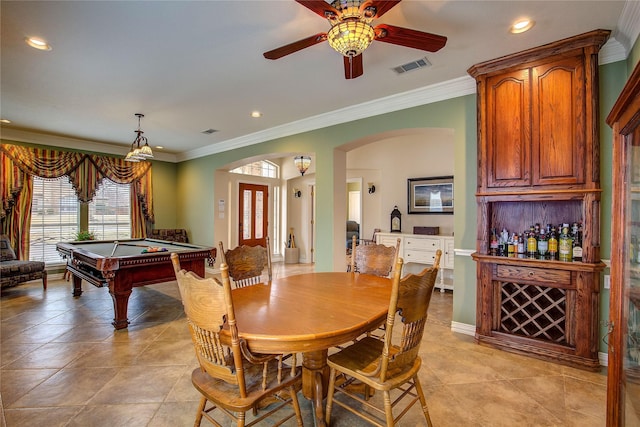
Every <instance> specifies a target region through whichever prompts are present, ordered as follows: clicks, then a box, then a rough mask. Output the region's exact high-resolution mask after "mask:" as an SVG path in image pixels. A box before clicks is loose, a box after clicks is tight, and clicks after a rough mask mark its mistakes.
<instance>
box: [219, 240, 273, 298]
mask: <svg viewBox="0 0 640 427" xmlns="http://www.w3.org/2000/svg"><path fill="white" fill-rule="evenodd" d="M218 246H219V247H220V253H221V256H222V263H223V264H226V265H227V266H228V267H229V276H230V277H231V280H233V284H234V286H235V287H236V288H244V287H245V286H251V285H256V284H258V283H262V282H265V281H267V280H268V281H269V282H271V278H272V268H271V248H270V245H269V237H268V236H267V238H266V247H263V246H247V245H242V246H238V247H236V248H233V249H229V250H227V251H226V252H225V250H224V247H223V245H222V242H219V243H218ZM265 274H266V277H265V278H263V275H265ZM265 279H266V280H265Z"/></svg>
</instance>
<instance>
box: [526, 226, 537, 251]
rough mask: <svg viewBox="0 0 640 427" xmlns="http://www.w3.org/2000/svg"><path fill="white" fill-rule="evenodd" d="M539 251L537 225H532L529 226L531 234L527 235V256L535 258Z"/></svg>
mask: <svg viewBox="0 0 640 427" xmlns="http://www.w3.org/2000/svg"><path fill="white" fill-rule="evenodd" d="M537 253H538V240H537V239H536V231H535V227H534V226H533V225H532V226H531V227H529V234H528V235H527V256H529V257H533V258H535V256H536V254H537Z"/></svg>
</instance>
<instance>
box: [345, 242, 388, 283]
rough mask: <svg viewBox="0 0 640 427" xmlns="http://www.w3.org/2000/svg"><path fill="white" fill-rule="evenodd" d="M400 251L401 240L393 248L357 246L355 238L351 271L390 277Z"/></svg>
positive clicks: (373, 245)
mask: <svg viewBox="0 0 640 427" xmlns="http://www.w3.org/2000/svg"><path fill="white" fill-rule="evenodd" d="M399 251H400V239H398V241H397V242H396V246H395V247H393V246H385V245H380V244H368V245H357V242H356V239H355V237H354V238H353V239H352V241H351V265H350V268H349V271H353V272H355V273H364V274H373V275H376V276H380V277H389V275H390V274H391V270H393V267H394V265H395V264H396V261H397V260H398V253H399Z"/></svg>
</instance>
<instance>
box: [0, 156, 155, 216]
mask: <svg viewBox="0 0 640 427" xmlns="http://www.w3.org/2000/svg"><path fill="white" fill-rule="evenodd" d="M0 155H1V156H2V157H1V158H0V160H1V164H2V175H1V176H2V181H3V182H2V185H1V186H2V190H1V191H2V217H4V216H6V214H7V212H8V209H9V208H10V206H11V205H12V204H13V203H12V202H13V199H14V197H15V195H16V194H17V193H19V192H20V191H21V188H22V187H23V186H24V180H25V175H34V176H39V177H41V178H60V177H62V176H68V177H69V181H70V182H71V185H73V188H74V189H75V190H76V194H77V196H78V200H80V202H82V203H89V202H90V201H91V200H92V199H93V197H94V196H95V193H96V190H97V189H98V187H99V186H100V183H101V182H102V180H103V179H104V178H109V179H110V180H111V181H113V182H115V183H118V184H133V183H138V186H142V188H139V191H138V194H139V195H140V196H139V197H141V198H142V199H143V200H141V202H142V203H143V205H144V206H145V207H151V209H149V208H146V209H144V214H145V217H146V218H147V219H150V220H151V221H152V222H153V208H152V206H153V202H152V200H151V198H152V197H153V196H152V192H151V187H150V185H151V179H150V176H151V163H150V162H140V163H131V162H125V161H124V159H121V158H115V157H107V156H98V155H95V154H84V153H75V152H70V151H60V150H51V149H43V148H31V147H24V146H20V145H12V144H2V145H0Z"/></svg>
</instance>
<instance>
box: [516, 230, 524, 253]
mask: <svg viewBox="0 0 640 427" xmlns="http://www.w3.org/2000/svg"><path fill="white" fill-rule="evenodd" d="M523 236H524V234H520V235H518V249H517V251H518V255H524V253H525V250H524V248H525V245H524V237H523Z"/></svg>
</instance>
